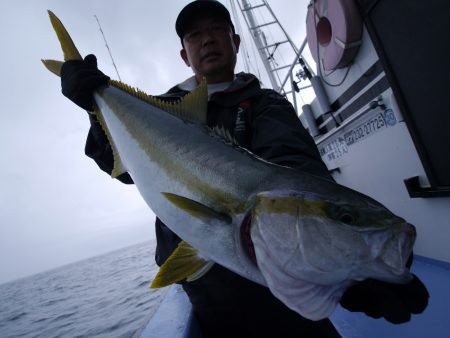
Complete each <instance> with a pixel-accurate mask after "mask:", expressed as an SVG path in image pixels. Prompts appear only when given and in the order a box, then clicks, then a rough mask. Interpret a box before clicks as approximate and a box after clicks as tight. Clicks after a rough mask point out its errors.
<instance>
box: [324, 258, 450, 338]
mask: <svg viewBox="0 0 450 338" xmlns="http://www.w3.org/2000/svg"><path fill="white" fill-rule="evenodd" d="M411 270H412V271H413V272H414V273H415V274H416V275H417V276H418V277H419V278H420V279H421V280H422V281H423V283H424V284H425V285H426V287H427V289H428V291H429V293H430V300H429V304H428V307H427V309H426V310H425V311H424V312H423V313H422V314H420V315H413V317H412V318H411V321H409V322H408V323H405V324H400V325H394V324H391V323H389V322H387V321H386V320H383V319H373V318H370V317H368V316H366V315H364V314H361V313H351V312H348V311H346V310H344V309H343V308H341V307H338V308H337V309H336V311H335V312H334V314H333V316H332V317H331V320H332V321H333V324H334V325H335V326H336V328H337V329H338V331H339V332H340V333H341V335H342V336H343V337H344V338H380V337H383V338H446V337H449V335H450V264H448V263H441V262H437V261H435V260H431V259H427V258H424V257H420V256H416V257H415V259H414V264H413V266H412V268H411Z"/></svg>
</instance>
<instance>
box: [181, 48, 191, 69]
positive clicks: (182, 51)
mask: <svg viewBox="0 0 450 338" xmlns="http://www.w3.org/2000/svg"><path fill="white" fill-rule="evenodd" d="M180 56H181V58H182V59H183V61H184V63H185V64H186V66H188V67H190V66H191V64H190V63H189V59H188V56H187V52H186V50H185V49H184V48H183V49H182V50H180Z"/></svg>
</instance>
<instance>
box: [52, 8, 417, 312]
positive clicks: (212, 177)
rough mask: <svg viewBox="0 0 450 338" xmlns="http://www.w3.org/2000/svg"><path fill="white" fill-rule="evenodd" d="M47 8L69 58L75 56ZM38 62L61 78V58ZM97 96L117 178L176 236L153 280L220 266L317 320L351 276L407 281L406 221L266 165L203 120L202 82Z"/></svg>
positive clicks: (112, 87) (115, 85) (119, 87)
mask: <svg viewBox="0 0 450 338" xmlns="http://www.w3.org/2000/svg"><path fill="white" fill-rule="evenodd" d="M49 14H50V18H51V22H52V24H53V27H54V28H55V31H56V33H57V35H58V38H59V40H60V43H61V46H62V49H63V51H64V58H65V59H66V60H70V59H81V55H80V53H79V52H78V51H77V49H76V47H75V45H74V44H73V42H72V39H71V38H70V36H69V34H68V33H67V32H66V30H65V29H64V27H63V25H62V24H61V22H60V21H59V20H58V19H57V18H56V17H55V16H54V15H53V14H52V13H51V12H49ZM43 62H44V64H45V65H46V66H47V68H48V69H50V70H51V71H52V72H54V73H55V74H57V75H59V74H60V68H61V65H62V62H59V61H52V60H43ZM95 102H96V106H97V107H96V114H97V118H98V120H99V121H100V122H101V124H102V126H103V128H104V130H105V133H106V134H107V136H108V139H109V141H110V143H111V146H112V149H113V153H114V162H115V167H114V170H113V173H112V175H113V176H117V175H119V174H121V173H124V172H128V173H129V174H130V175H131V177H132V178H133V181H134V183H135V184H136V186H137V188H138V189H139V191H140V193H141V195H142V197H143V198H144V199H145V201H146V202H147V203H148V205H149V206H150V208H151V209H152V210H153V211H154V212H155V214H156V215H157V216H158V217H159V218H160V219H161V220H162V221H163V222H164V223H165V224H167V226H169V227H170V229H172V230H173V231H174V232H175V233H177V234H178V235H179V236H180V237H181V238H182V239H183V242H181V244H180V245H179V247H178V248H177V250H175V252H174V253H173V255H172V256H171V257H170V258H169V259H168V260H167V262H166V263H165V264H164V265H163V266H162V267H161V270H160V272H159V274H158V275H157V277H156V278H155V280H154V281H153V284H152V285H153V286H154V287H161V286H165V285H168V284H171V283H174V282H177V281H181V280H185V279H186V280H188V281H190V280H194V279H195V278H198V277H199V276H201V275H202V274H204V273H206V271H207V270H208V268H209V267H210V266H211V264H213V263H211V262H215V263H218V264H220V265H223V266H224V267H226V268H228V269H230V270H232V271H234V272H236V273H238V274H239V275H241V276H243V277H245V278H247V279H250V280H252V281H255V282H257V283H260V284H262V285H265V286H267V287H268V288H269V289H270V290H271V291H272V293H273V294H274V295H275V296H276V297H278V298H279V299H280V300H281V301H282V302H284V303H285V304H286V305H287V306H288V307H290V308H291V309H293V310H295V311H297V312H298V313H299V314H301V315H303V316H304V317H306V318H310V319H313V320H319V319H322V318H325V317H328V316H329V315H330V314H331V313H332V312H333V310H334V309H335V307H336V304H337V303H338V302H339V300H340V298H341V296H342V294H343V293H344V291H345V290H346V289H347V288H348V287H349V286H350V285H351V284H352V283H354V281H360V280H364V279H366V278H375V279H379V280H383V281H388V282H392V283H405V282H408V281H409V280H410V279H411V274H410V272H409V270H408V269H407V268H406V267H405V264H406V261H407V259H408V257H409V255H410V254H411V251H412V247H413V244H414V241H415V236H416V233H415V229H414V227H413V226H412V225H409V224H407V223H406V222H405V221H404V220H403V219H401V218H399V217H397V216H395V215H393V214H392V213H391V212H390V211H389V210H387V209H386V208H385V207H384V206H382V205H381V204H380V203H378V202H376V201H374V200H373V199H371V198H369V197H367V196H365V195H363V194H360V193H358V192H355V191H353V190H351V189H348V188H346V187H343V186H340V185H338V184H336V183H334V182H330V181H328V180H325V179H322V178H319V177H315V176H312V175H309V174H306V173H303V172H300V171H298V170H294V169H291V168H287V167H282V166H278V165H275V164H271V163H268V162H267V161H264V160H262V159H260V158H258V157H257V156H255V155H253V154H252V153H250V152H248V151H246V150H244V149H242V148H240V147H238V146H237V145H236V144H234V143H233V142H232V140H231V138H230V137H228V136H227V133H226V132H223V131H217V130H211V129H210V128H208V127H206V126H205V121H206V105H207V94H206V85H205V83H202V84H201V85H200V86H199V88H198V89H197V90H196V91H194V92H193V93H191V94H190V95H188V96H186V97H185V98H184V99H183V100H181V101H180V102H179V103H177V104H171V103H164V102H161V101H159V100H158V99H156V98H154V97H151V96H149V95H146V94H144V93H142V92H140V91H138V90H135V89H133V88H131V87H129V86H126V85H124V84H121V83H119V82H116V81H111V82H110V83H109V85H108V86H105V87H103V88H101V89H99V90H97V91H96V92H95Z"/></svg>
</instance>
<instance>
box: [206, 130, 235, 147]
mask: <svg viewBox="0 0 450 338" xmlns="http://www.w3.org/2000/svg"><path fill="white" fill-rule="evenodd" d="M212 132H213V136H218V137H220V138H221V139H223V140H224V141H225V142H226V143H229V144H231V145H235V146H239V143H238V141H236V139H235V138H234V137H233V136H232V135H231V133H230V131H229V130H228V129H225V128H224V127H217V126H216V127H214V128H213V129H212Z"/></svg>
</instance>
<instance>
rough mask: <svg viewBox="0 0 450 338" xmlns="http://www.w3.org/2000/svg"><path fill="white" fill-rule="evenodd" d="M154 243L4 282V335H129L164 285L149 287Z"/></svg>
mask: <svg viewBox="0 0 450 338" xmlns="http://www.w3.org/2000/svg"><path fill="white" fill-rule="evenodd" d="M155 247H156V243H155V242H154V241H152V242H145V243H141V244H137V245H133V246H131V247H127V248H124V249H121V250H117V251H114V252H111V253H108V254H104V255H101V256H97V257H93V258H89V259H87V260H83V261H80V262H77V263H72V264H70V265H66V266H63V267H60V268H57V269H54V270H51V271H47V272H42V273H39V274H37V275H34V276H31V277H27V278H23V279H19V280H16V281H13V282H9V283H6V284H2V285H0V338H9V337H11V338H18V337H39V338H41V337H42V338H52V337H58V338H59V337H105V338H106V337H108V338H115V337H117V338H118V337H121V338H131V337H138V335H139V333H140V332H141V330H142V329H143V327H144V326H145V325H146V323H147V322H148V321H149V319H150V318H151V316H152V315H153V313H154V311H155V310H156V308H157V307H158V305H159V303H160V301H161V300H162V297H163V295H164V294H165V292H166V290H165V289H157V290H153V289H150V287H149V286H150V281H151V280H152V278H153V276H155V275H156V273H157V271H158V269H157V266H156V264H155V262H154V252H155Z"/></svg>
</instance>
